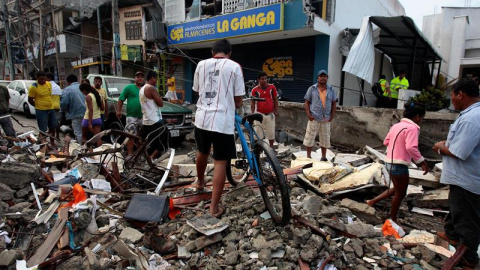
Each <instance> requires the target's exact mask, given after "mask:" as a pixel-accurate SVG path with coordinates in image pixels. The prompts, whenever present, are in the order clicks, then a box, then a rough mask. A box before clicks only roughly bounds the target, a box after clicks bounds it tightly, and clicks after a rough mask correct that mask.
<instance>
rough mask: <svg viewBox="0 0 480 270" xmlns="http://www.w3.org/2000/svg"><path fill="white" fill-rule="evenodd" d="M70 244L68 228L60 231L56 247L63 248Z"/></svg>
mask: <svg viewBox="0 0 480 270" xmlns="http://www.w3.org/2000/svg"><path fill="white" fill-rule="evenodd" d="M69 244H70V230H68V228H67V229H65V230H64V231H63V233H62V236H60V239H59V240H58V244H57V248H58V249H64V248H66V247H68V245H69Z"/></svg>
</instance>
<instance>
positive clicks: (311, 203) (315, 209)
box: [302, 196, 323, 215]
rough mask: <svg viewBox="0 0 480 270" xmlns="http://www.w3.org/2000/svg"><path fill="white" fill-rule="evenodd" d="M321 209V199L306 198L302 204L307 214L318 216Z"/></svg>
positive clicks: (316, 197)
mask: <svg viewBox="0 0 480 270" xmlns="http://www.w3.org/2000/svg"><path fill="white" fill-rule="evenodd" d="M322 207H323V203H322V199H321V198H320V197H319V196H308V197H306V198H305V199H304V200H303V202H302V208H303V209H304V210H305V211H306V212H307V214H314V215H316V214H318V213H319V212H320V210H321V209H322Z"/></svg>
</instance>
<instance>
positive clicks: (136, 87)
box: [116, 71, 145, 155]
mask: <svg viewBox="0 0 480 270" xmlns="http://www.w3.org/2000/svg"><path fill="white" fill-rule="evenodd" d="M144 84H145V75H144V74H143V72H142V71H138V72H137V73H135V83H134V84H130V85H127V86H125V88H123V91H122V93H121V94H120V97H119V98H118V102H117V112H116V114H117V118H118V119H121V117H122V107H123V102H124V101H125V100H127V121H126V122H127V125H126V126H125V129H126V131H127V132H131V133H134V134H137V133H138V131H139V130H140V128H141V126H142V118H143V114H142V106H141V105H140V97H139V92H140V88H142V87H143V85H144ZM133 147H134V141H132V140H130V141H128V143H127V152H128V155H132V154H133Z"/></svg>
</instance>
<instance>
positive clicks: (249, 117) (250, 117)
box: [242, 113, 263, 125]
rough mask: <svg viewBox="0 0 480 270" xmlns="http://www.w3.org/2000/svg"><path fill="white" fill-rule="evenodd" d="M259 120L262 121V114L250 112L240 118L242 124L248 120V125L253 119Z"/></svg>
mask: <svg viewBox="0 0 480 270" xmlns="http://www.w3.org/2000/svg"><path fill="white" fill-rule="evenodd" d="M255 120H256V121H259V122H262V121H263V115H262V114H260V113H252V114H248V115H245V116H244V117H243V118H242V125H245V122H246V121H248V123H250V125H251V124H252V123H253V121H255Z"/></svg>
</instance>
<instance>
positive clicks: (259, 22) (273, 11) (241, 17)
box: [167, 3, 283, 44]
mask: <svg viewBox="0 0 480 270" xmlns="http://www.w3.org/2000/svg"><path fill="white" fill-rule="evenodd" d="M280 30H283V4H281V3H280V4H275V5H269V6H265V7H260V8H253V9H248V10H245V11H241V12H236V13H232V14H227V15H222V16H216V17H213V18H208V19H204V20H201V21H194V22H188V23H182V24H176V25H170V26H168V28H167V35H168V43H169V44H184V43H192V42H199V41H206V40H212V39H221V38H229V37H238V36H245V35H254V34H260V33H265V32H273V31H280Z"/></svg>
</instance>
